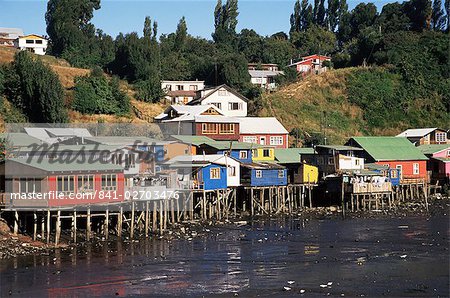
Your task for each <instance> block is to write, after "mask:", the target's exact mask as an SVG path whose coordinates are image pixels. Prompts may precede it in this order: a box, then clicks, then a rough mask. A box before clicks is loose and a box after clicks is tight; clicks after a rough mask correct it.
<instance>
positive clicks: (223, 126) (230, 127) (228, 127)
mask: <svg viewBox="0 0 450 298" xmlns="http://www.w3.org/2000/svg"><path fill="white" fill-rule="evenodd" d="M219 133H220V134H234V123H220V124H219Z"/></svg>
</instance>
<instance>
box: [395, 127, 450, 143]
mask: <svg viewBox="0 0 450 298" xmlns="http://www.w3.org/2000/svg"><path fill="white" fill-rule="evenodd" d="M397 137H404V138H407V139H408V140H409V141H410V142H411V143H413V144H414V145H416V146H420V145H431V144H450V139H449V131H448V130H445V129H441V128H437V127H433V128H414V129H407V130H405V131H404V132H402V133H400V134H398V135H397Z"/></svg>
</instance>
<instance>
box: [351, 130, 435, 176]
mask: <svg viewBox="0 0 450 298" xmlns="http://www.w3.org/2000/svg"><path fill="white" fill-rule="evenodd" d="M346 145H347V146H353V147H359V148H362V149H363V151H360V152H357V153H356V154H358V156H359V157H362V158H364V159H365V162H366V163H376V164H379V165H386V166H388V167H389V168H390V169H394V168H396V169H399V170H400V176H401V177H400V178H401V181H402V183H409V182H412V183H415V182H417V181H419V180H421V181H428V175H427V167H426V163H427V160H428V158H427V157H426V156H425V155H424V154H423V153H422V152H421V151H420V150H419V149H417V148H416V147H415V146H414V145H413V144H411V142H409V141H408V139H407V138H401V137H353V138H351V139H350V140H349V141H348V142H347V143H346Z"/></svg>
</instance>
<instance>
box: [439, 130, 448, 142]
mask: <svg viewBox="0 0 450 298" xmlns="http://www.w3.org/2000/svg"><path fill="white" fill-rule="evenodd" d="M445 142H447V133H446V132H437V133H436V143H445Z"/></svg>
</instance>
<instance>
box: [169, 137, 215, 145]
mask: <svg viewBox="0 0 450 298" xmlns="http://www.w3.org/2000/svg"><path fill="white" fill-rule="evenodd" d="M171 137H172V138H174V139H177V140H179V141H182V142H184V143H186V144H192V145H194V146H198V145H201V144H205V143H210V142H215V141H214V140H213V139H210V138H208V137H205V136H192V135H172V136H171Z"/></svg>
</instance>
